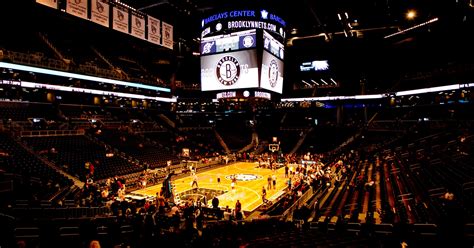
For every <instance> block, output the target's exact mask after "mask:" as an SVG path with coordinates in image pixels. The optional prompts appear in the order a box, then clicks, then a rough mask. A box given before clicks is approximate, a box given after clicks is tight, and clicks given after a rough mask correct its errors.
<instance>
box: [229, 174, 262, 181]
mask: <svg viewBox="0 0 474 248" xmlns="http://www.w3.org/2000/svg"><path fill="white" fill-rule="evenodd" d="M232 177H235V179H236V180H237V181H244V182H246V181H253V180H258V179H262V176H259V175H255V174H233V175H228V176H226V177H225V178H226V179H227V180H232Z"/></svg>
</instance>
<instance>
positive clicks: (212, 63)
mask: <svg viewBox="0 0 474 248" xmlns="http://www.w3.org/2000/svg"><path fill="white" fill-rule="evenodd" d="M258 79H259V78H258V62H257V50H256V49H250V50H243V51H236V52H226V53H220V54H219V53H218V54H212V55H207V56H201V90H202V91H212V90H229V89H244V88H257V87H258V81H259V80H258Z"/></svg>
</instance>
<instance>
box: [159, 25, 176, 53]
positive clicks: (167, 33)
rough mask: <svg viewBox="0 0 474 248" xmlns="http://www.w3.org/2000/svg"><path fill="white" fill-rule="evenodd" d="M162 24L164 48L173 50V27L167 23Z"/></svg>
mask: <svg viewBox="0 0 474 248" xmlns="http://www.w3.org/2000/svg"><path fill="white" fill-rule="evenodd" d="M161 23H162V28H163V46H164V47H166V48H169V49H171V50H173V26H172V25H170V24H168V23H166V22H161Z"/></svg>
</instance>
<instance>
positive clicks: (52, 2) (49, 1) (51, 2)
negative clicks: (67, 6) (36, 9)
mask: <svg viewBox="0 0 474 248" xmlns="http://www.w3.org/2000/svg"><path fill="white" fill-rule="evenodd" d="M36 3H39V4H42V5H45V6H48V7H50V8H54V9H57V8H58V0H36Z"/></svg>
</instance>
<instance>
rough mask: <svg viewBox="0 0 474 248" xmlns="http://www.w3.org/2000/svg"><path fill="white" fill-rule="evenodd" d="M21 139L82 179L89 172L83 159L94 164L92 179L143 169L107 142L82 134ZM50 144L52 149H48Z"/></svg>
mask: <svg viewBox="0 0 474 248" xmlns="http://www.w3.org/2000/svg"><path fill="white" fill-rule="evenodd" d="M23 140H24V141H25V143H26V144H27V145H28V146H30V147H32V148H33V149H34V150H35V151H36V152H38V153H44V154H47V157H48V159H49V160H51V161H52V162H54V163H55V164H56V165H57V166H59V167H61V168H63V169H64V170H66V171H67V172H69V173H70V174H71V175H74V176H76V177H77V178H80V179H82V180H85V176H86V175H87V174H88V173H89V171H88V169H86V163H87V162H89V163H92V164H94V167H95V172H94V177H95V179H96V180H98V179H102V178H108V177H113V176H115V175H124V174H129V173H133V172H137V171H140V170H143V168H142V167H141V166H140V165H138V164H134V163H132V161H127V160H125V159H124V158H122V157H121V156H120V155H119V154H117V153H115V152H114V151H113V150H112V149H111V148H110V147H109V146H108V145H99V144H98V143H96V142H93V141H92V140H90V139H89V138H87V137H86V136H60V137H31V138H23ZM52 148H54V149H55V152H50V151H51V149H52ZM107 154H113V156H111V157H110V156H107Z"/></svg>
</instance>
